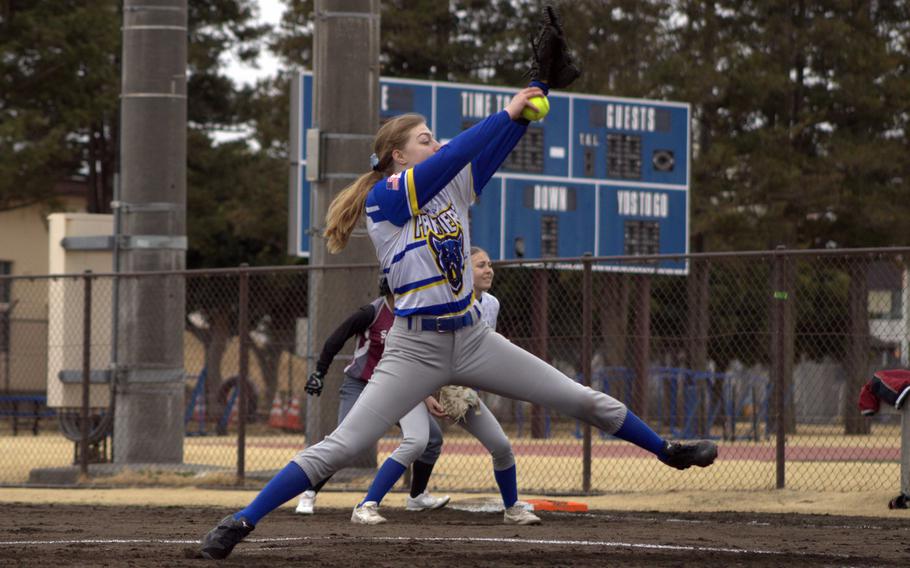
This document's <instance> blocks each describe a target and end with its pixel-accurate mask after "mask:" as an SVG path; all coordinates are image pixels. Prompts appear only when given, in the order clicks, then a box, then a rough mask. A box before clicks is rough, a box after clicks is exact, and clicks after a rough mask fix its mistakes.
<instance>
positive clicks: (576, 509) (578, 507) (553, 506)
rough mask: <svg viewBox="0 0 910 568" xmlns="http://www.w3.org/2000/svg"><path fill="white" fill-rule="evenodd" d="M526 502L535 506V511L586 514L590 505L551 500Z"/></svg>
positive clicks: (529, 500) (527, 500) (530, 500)
mask: <svg viewBox="0 0 910 568" xmlns="http://www.w3.org/2000/svg"><path fill="white" fill-rule="evenodd" d="M524 501H525V502H526V503H530V504H532V505H534V510H535V511H561V512H564V513H585V512H587V510H588V505H587V504H586V503H579V502H578V501H552V500H550V499H524Z"/></svg>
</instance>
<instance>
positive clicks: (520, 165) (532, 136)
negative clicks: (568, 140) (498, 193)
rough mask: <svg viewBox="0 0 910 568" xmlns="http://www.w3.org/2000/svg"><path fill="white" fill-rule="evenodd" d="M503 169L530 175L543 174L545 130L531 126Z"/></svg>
mask: <svg viewBox="0 0 910 568" xmlns="http://www.w3.org/2000/svg"><path fill="white" fill-rule="evenodd" d="M502 167H503V169H505V170H510V171H513V172H526V173H529V174H542V173H543V128H541V127H539V126H531V127H529V128H528V131H527V132H525V135H524V136H522V137H521V140H519V141H518V144H517V145H516V146H515V149H514V150H512V152H510V153H509V156H508V157H507V158H506V161H505V162H503V164H502Z"/></svg>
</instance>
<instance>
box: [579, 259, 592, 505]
mask: <svg viewBox="0 0 910 568" xmlns="http://www.w3.org/2000/svg"><path fill="white" fill-rule="evenodd" d="M591 258H592V257H591V253H586V254H585V258H584V260H583V261H582V262H583V263H584V274H583V276H582V288H581V296H582V302H581V306H582V307H581V312H582V313H581V330H582V331H581V338H582V339H581V374H582V377H583V379H584V385H585V386H586V387H588V388H591V351H592V343H593V338H592V335H593V331H592V326H593V322H592V318H591V310H592V308H593V306H592V305H591V304H592V293H591ZM581 478H582V481H581V485H582V490H583V491H584V492H585V493H590V492H591V425H590V424H589V423H587V422H585V427H584V440H583V442H582V468H581Z"/></svg>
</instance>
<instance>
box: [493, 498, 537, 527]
mask: <svg viewBox="0 0 910 568" xmlns="http://www.w3.org/2000/svg"><path fill="white" fill-rule="evenodd" d="M502 520H503V522H504V523H505V524H507V525H539V524H540V523H541V520H540V517H538V516H537V515H535V514H534V513H532V512H531V511H529V510H527V509H525V508H524V505H522V504H521V503H515V504H514V505H512V506H511V507H509V508H508V509H506V511H505V513H504V514H503V518H502Z"/></svg>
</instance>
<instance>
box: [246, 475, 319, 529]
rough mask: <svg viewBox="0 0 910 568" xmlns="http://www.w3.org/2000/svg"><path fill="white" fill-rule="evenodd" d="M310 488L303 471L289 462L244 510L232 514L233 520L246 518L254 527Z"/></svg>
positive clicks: (310, 485) (307, 478) (310, 484)
mask: <svg viewBox="0 0 910 568" xmlns="http://www.w3.org/2000/svg"><path fill="white" fill-rule="evenodd" d="M312 486H313V484H312V483H310V478H309V477H307V476H306V473H304V472H303V469H301V467H300V466H299V465H297V464H296V463H294V462H291V463H289V464H288V465H286V466H284V469H282V470H281V471H279V472H278V475H276V476H275V477H273V478H272V480H271V481H269V482H268V484H266V486H265V487H263V488H262V491H260V492H259V495H256V498H255V499H253V502H252V503H250V504H249V505H247V506H246V509H243V510H242V511H239V512H237V513H234V518H235V519H239V518H240V517H246V520H248V521H249V522H251V523H253V525H256V524H257V523H259V519H261V518H262V517H264V516H266V515H268V514H269V513H271V512H272V511H274V510H275V509H277V508H278V507H280V506H281V505H283V504H284V503H285V502H287V501H289V500H291V499H293V498H294V497H296V496H297V495H300V494H301V493H303V492H304V491H306V490H307V489H309V488H310V487H312Z"/></svg>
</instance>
